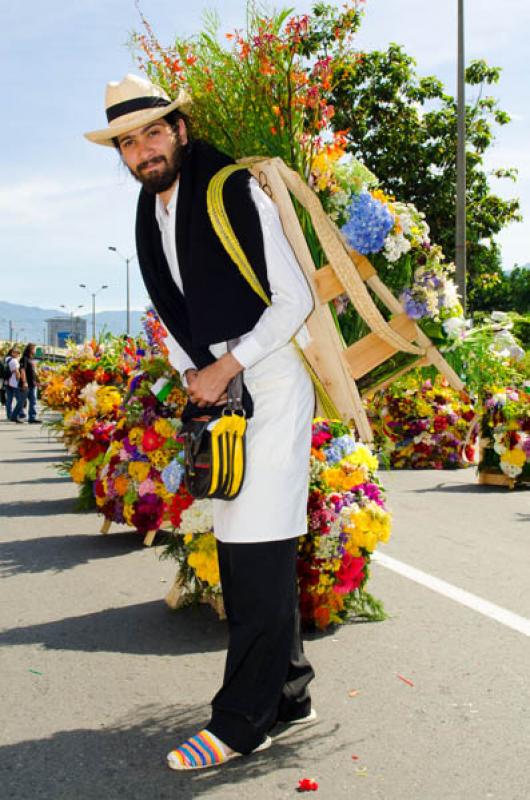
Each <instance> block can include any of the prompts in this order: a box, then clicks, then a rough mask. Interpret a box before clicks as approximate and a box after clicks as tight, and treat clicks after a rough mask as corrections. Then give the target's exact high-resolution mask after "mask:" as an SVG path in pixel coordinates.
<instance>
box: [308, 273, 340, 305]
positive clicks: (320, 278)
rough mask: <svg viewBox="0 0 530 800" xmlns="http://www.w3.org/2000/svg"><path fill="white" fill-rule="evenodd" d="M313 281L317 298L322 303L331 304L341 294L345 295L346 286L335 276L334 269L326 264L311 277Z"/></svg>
mask: <svg viewBox="0 0 530 800" xmlns="http://www.w3.org/2000/svg"><path fill="white" fill-rule="evenodd" d="M311 280H312V282H313V286H314V289H315V292H316V294H317V297H318V298H319V300H320V302H321V303H329V302H330V301H331V300H334V299H335V297H338V296H339V295H341V294H344V286H343V285H342V283H341V282H340V280H339V278H337V276H336V275H335V273H334V271H333V267H331V266H330V265H329V264H326V266H325V267H321V268H320V269H318V270H317V271H316V272H314V273H313V274H312V275H311Z"/></svg>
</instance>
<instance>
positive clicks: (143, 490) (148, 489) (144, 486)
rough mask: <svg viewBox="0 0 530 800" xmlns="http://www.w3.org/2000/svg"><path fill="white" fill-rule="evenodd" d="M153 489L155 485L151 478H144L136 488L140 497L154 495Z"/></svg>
mask: <svg viewBox="0 0 530 800" xmlns="http://www.w3.org/2000/svg"><path fill="white" fill-rule="evenodd" d="M155 488H156V487H155V484H154V482H153V481H152V480H151V478H146V479H145V481H142V482H141V484H140V486H139V487H138V494H139V495H140V497H143V496H144V495H146V494H151V493H153V494H154V491H155Z"/></svg>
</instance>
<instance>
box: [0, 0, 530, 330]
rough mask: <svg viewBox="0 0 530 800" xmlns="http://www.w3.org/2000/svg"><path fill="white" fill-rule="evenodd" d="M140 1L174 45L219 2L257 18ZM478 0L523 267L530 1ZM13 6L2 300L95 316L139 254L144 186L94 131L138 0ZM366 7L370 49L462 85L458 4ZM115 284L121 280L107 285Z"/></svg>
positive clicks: (1, 136) (507, 240) (469, 46)
mask: <svg viewBox="0 0 530 800" xmlns="http://www.w3.org/2000/svg"><path fill="white" fill-rule="evenodd" d="M140 5H141V8H142V11H143V14H144V15H145V17H146V18H147V19H148V20H149V21H150V23H151V24H152V26H153V28H154V29H155V31H156V33H157V34H158V36H159V38H160V40H161V41H162V42H164V43H170V42H171V41H172V39H173V38H174V36H175V35H179V36H183V35H190V34H193V33H194V32H197V31H198V30H199V29H200V27H201V23H202V15H203V13H204V12H205V11H207V10H212V9H216V10H217V11H218V13H219V17H220V20H221V31H222V32H225V31H230V30H232V29H234V28H235V27H243V25H244V20H245V2H244V0H223V2H220V0H195V2H194V3H190V2H189V0H140ZM275 5H276V7H279V4H278V3H276V4H275ZM281 5H282V6H283V5H288V6H289V7H292V8H293V9H294V10H295V11H296V13H308V12H310V10H311V3H310V2H305V1H302V0H299V1H293V2H291V3H288V4H281ZM465 5H466V58H467V60H469V59H472V58H485V59H486V60H487V61H488V62H489V63H491V64H495V65H498V66H500V67H502V69H503V72H502V78H501V82H500V84H499V85H498V86H497V87H495V89H494V92H492V93H494V94H495V95H496V96H497V97H498V98H499V100H500V105H501V107H502V108H503V109H505V110H506V111H508V112H509V113H510V114H511V116H512V120H513V121H512V123H511V124H510V125H508V126H506V127H504V128H502V129H498V130H497V139H496V142H495V145H494V147H493V148H492V151H491V153H490V155H489V156H488V162H487V166H488V168H490V169H493V168H495V167H497V166H510V167H517V168H518V170H519V180H518V182H517V184H516V185H513V184H511V183H510V182H509V181H503V182H498V181H494V182H493V185H494V187H495V190H496V191H497V192H499V193H500V194H502V195H503V196H506V197H509V196H518V197H520V199H521V204H522V211H523V214H524V217H525V220H524V222H523V223H518V224H513V225H511V226H510V227H509V228H507V229H506V231H505V232H503V233H502V234H501V236H500V237H499V243H500V245H501V251H502V258H503V265H504V267H505V268H506V269H511V268H512V266H513V265H514V264H515V263H519V264H526V263H528V262H530V246H529V238H530V236H529V234H530V148H529V142H530V80H529V74H528V64H527V59H526V52H527V47H528V35H529V34H530V3H528V0H504V2H503V3H502V4H499V2H498V0H466V2H465ZM2 6H3V8H2V23H3V31H4V33H3V42H2V49H1V53H0V64H1V70H0V93H1V96H2V98H3V105H4V109H3V113H2V122H1V124H0V174H1V175H2V181H1V183H0V247H1V250H0V252H1V260H2V281H1V286H2V292H1V299H2V300H5V301H7V302H11V303H22V304H25V305H36V306H41V307H47V308H57V307H58V306H59V305H65V306H66V307H67V309H69V310H70V309H74V308H76V307H77V306H78V305H79V304H84V308H83V310H82V311H81V313H87V312H88V311H89V310H90V304H91V298H90V296H89V292H96V291H98V294H97V296H96V308H97V310H98V311H101V310H105V309H123V308H124V307H125V261H124V260H123V259H121V258H120V257H119V256H118V255H117V254H116V253H114V252H111V251H109V249H108V248H109V246H113V247H116V248H117V249H118V250H119V251H120V253H121V254H122V255H123V256H124V257H125V256H133V255H134V249H135V248H134V214H135V203H136V197H137V193H138V188H137V184H136V183H135V182H134V180H133V179H132V178H130V177H129V176H128V175H127V173H126V171H125V169H124V167H123V166H122V165H121V164H120V162H119V159H118V156H117V154H116V152H115V151H114V150H113V149H112V148H108V147H101V146H97V145H94V144H91V143H89V142H88V141H86V140H85V139H84V138H83V135H82V134H83V132H85V131H87V130H94V129H97V128H103V127H106V121H105V116H104V92H105V85H106V83H107V81H109V80H119V79H121V78H122V77H123V76H124V75H125V74H126V73H127V72H135V71H136V72H138V70H137V69H136V68H135V65H134V61H133V59H132V55H131V53H130V50H129V49H128V47H127V42H128V39H129V35H130V33H131V31H133V30H139V29H140V27H141V26H140V20H139V15H138V11H137V9H136V7H135V2H134V0H69V2H68V3H65V2H64V0H60V1H59V0H47V2H45V3H43V2H42V0H26V2H24V3H13V2H12V3H8V2H7V0H4V2H3V3H2ZM269 8H270V6H269ZM365 8H366V13H365V19H364V22H363V25H362V29H361V31H360V34H359V36H358V38H357V45H358V47H359V48H360V49H363V50H367V49H374V48H377V49H381V48H384V47H386V46H387V45H388V44H389V43H390V42H392V41H393V42H397V43H399V44H402V45H403V46H404V47H405V50H406V51H407V52H408V53H409V54H411V55H412V56H414V58H415V59H416V61H417V69H418V72H419V73H420V74H422V75H428V74H435V75H437V76H438V77H440V78H441V79H442V80H443V81H444V82H445V83H446V86H447V88H448V90H449V91H451V92H453V93H454V92H455V87H456V9H457V0H445V2H441V3H440V2H435V1H434V0H367V2H366V4H365ZM471 99H472V98H471ZM400 199H402V200H405V201H406V200H407V198H400ZM80 283H84V284H86V286H87V289H82V288H80V287H79V284H80ZM103 284H107V285H108V288H107V289H104V290H100V287H101V286H102V285H103ZM146 301H147V296H146V294H145V290H144V289H143V286H142V281H141V278H140V274H139V271H138V267H137V264H136V262H135V261H134V260H133V262H132V265H131V305H132V307H133V308H142V307H143V306H144V305H145V303H146ZM1 322H2V320H0V323H1ZM4 322H5V321H4ZM2 334H3V331H2V327H1V325H0V336H1V335H2Z"/></svg>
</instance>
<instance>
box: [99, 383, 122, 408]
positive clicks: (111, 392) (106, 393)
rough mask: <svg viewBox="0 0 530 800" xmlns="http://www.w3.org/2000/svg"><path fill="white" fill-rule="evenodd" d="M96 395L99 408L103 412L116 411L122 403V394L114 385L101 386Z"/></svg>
mask: <svg viewBox="0 0 530 800" xmlns="http://www.w3.org/2000/svg"><path fill="white" fill-rule="evenodd" d="M96 397H97V405H98V409H99V411H101V412H102V413H103V414H109V413H110V412H111V411H114V409H115V408H117V407H118V406H119V405H120V403H121V394H120V393H119V392H118V390H117V389H114V388H113V387H112V386H101V387H100V388H99V389H98V390H97V392H96Z"/></svg>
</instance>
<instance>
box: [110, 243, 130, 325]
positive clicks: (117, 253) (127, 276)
mask: <svg viewBox="0 0 530 800" xmlns="http://www.w3.org/2000/svg"><path fill="white" fill-rule="evenodd" d="M108 249H109V250H112V252H113V253H116V255H117V256H119V258H121V259H122V260H123V261H125V270H126V272H125V276H126V283H127V295H126V307H127V329H126V330H127V336H130V334H131V284H130V271H129V265H130V263H131V261H132V260H133V258H136V253H133V254H132V256H124V255H123V254H122V253H120V251H119V250H118V248H117V247H114V246H113V245H109V247H108Z"/></svg>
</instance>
